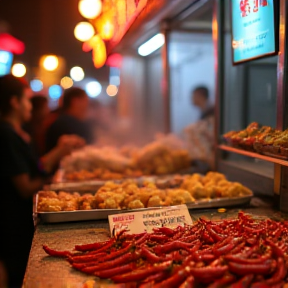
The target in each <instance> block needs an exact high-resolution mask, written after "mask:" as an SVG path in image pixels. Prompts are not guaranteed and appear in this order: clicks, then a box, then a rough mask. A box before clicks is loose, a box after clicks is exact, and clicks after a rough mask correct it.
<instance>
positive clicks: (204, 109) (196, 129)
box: [183, 86, 214, 173]
mask: <svg viewBox="0 0 288 288" xmlns="http://www.w3.org/2000/svg"><path fill="white" fill-rule="evenodd" d="M209 98H210V97H209V89H208V88H207V87H206V86H197V87H196V88H194V89H193V91H192V93H191V102H192V104H193V105H194V106H196V107H197V108H198V109H200V112H201V114H200V119H199V120H198V121H197V122H196V123H193V124H190V125H188V126H187V127H185V128H184V131H183V132H184V136H185V139H186V143H187V147H188V150H189V153H190V157H191V158H192V159H194V161H193V163H194V165H196V166H198V168H199V170H201V171H200V172H202V173H206V172H207V171H208V170H210V169H211V168H212V166H213V157H214V107H213V105H211V102H210V99H209Z"/></svg>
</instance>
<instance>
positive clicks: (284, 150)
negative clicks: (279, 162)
mask: <svg viewBox="0 0 288 288" xmlns="http://www.w3.org/2000/svg"><path fill="white" fill-rule="evenodd" d="M223 138H224V139H225V140H226V141H227V142H228V143H229V144H231V145H232V146H235V147H237V148H242V149H246V150H250V151H255V152H258V153H267V152H268V153H270V154H274V155H275V156H276V157H277V156H281V155H282V156H285V157H287V156H288V130H285V131H280V130H276V129H273V128H271V127H269V126H262V127H260V125H259V124H258V123H256V122H253V123H251V124H250V125H249V126H248V127H247V128H246V129H244V130H241V131H237V132H235V131H230V132H228V133H226V134H224V135H223Z"/></svg>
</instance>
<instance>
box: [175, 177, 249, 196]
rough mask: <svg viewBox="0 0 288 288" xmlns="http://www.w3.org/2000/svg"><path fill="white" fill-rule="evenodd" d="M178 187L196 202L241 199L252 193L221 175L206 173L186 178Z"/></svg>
mask: <svg viewBox="0 0 288 288" xmlns="http://www.w3.org/2000/svg"><path fill="white" fill-rule="evenodd" d="M180 187H181V188H182V189H186V190H187V191H189V192H190V194H191V196H192V197H194V198H195V199H197V200H199V199H205V198H206V199H213V198H218V197H241V196H245V195H251V194H252V191H251V190H249V189H248V188H246V187H244V186H243V185H242V184H240V183H237V182H229V181H228V180H227V179H226V177H225V176H224V175H223V174H221V173H218V172H208V173H207V174H206V176H201V175H200V174H194V175H192V176H187V177H186V178H185V179H184V181H183V183H182V185H181V186H180Z"/></svg>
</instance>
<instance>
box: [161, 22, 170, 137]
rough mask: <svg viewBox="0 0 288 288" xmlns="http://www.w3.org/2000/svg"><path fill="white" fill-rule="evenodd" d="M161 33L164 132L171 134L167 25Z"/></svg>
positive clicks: (168, 33)
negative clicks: (162, 39)
mask: <svg viewBox="0 0 288 288" xmlns="http://www.w3.org/2000/svg"><path fill="white" fill-rule="evenodd" d="M162 33H163V35H164V38H165V44H164V46H163V48H162V63H163V78H162V79H163V82H162V91H163V105H164V132H165V133H170V132H171V117H170V113H171V109H170V94H171V91H170V85H171V84H170V66H169V41H170V30H169V29H168V25H167V24H166V23H164V25H162Z"/></svg>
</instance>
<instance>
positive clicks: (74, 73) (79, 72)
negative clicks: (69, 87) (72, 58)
mask: <svg viewBox="0 0 288 288" xmlns="http://www.w3.org/2000/svg"><path fill="white" fill-rule="evenodd" d="M70 76H71V78H72V79H73V80H74V81H81V80H83V79H84V77H85V73H84V71H83V69H82V68H81V67H79V66H75V67H73V68H72V69H71V70H70Z"/></svg>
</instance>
